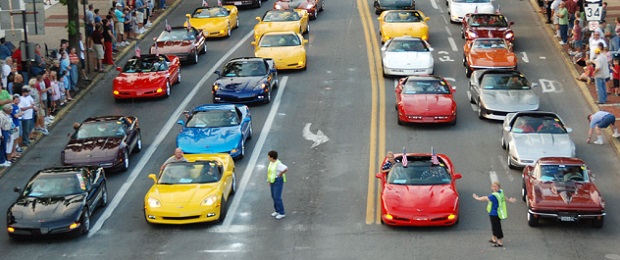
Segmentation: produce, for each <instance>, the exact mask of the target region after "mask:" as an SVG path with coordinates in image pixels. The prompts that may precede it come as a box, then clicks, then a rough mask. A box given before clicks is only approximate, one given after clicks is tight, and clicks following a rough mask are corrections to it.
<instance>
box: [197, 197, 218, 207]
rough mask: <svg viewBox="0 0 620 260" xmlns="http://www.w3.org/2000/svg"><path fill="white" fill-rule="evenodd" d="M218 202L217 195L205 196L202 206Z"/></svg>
mask: <svg viewBox="0 0 620 260" xmlns="http://www.w3.org/2000/svg"><path fill="white" fill-rule="evenodd" d="M216 202H217V196H215V195H211V196H209V197H207V198H205V199H204V200H202V202H201V203H200V205H202V206H211V205H213V204H214V203H216Z"/></svg>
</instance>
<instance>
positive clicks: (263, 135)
mask: <svg viewBox="0 0 620 260" xmlns="http://www.w3.org/2000/svg"><path fill="white" fill-rule="evenodd" d="M287 81H288V76H284V77H282V80H281V81H280V82H279V83H280V84H279V85H278V94H277V95H276V98H275V100H274V101H273V104H271V109H270V110H269V115H267V119H266V120H265V124H264V125H263V129H262V130H261V131H260V136H259V137H258V141H256V145H254V150H253V151H252V156H251V157H250V161H249V162H248V165H247V166H246V167H245V171H244V172H243V178H242V179H241V183H240V184H239V189H237V193H235V195H234V196H233V201H232V204H231V205H230V207H229V208H228V213H226V215H227V216H228V217H227V218H225V219H224V223H222V230H228V229H229V228H230V224H231V222H232V219H233V218H234V217H235V214H236V212H237V208H238V207H239V203H240V201H241V198H243V193H245V187H246V186H248V182H250V178H251V177H252V173H254V168H255V167H256V162H257V161H258V156H260V155H261V151H262V150H263V146H264V145H265V141H267V135H268V134H269V130H270V129H271V125H272V124H273V120H274V119H275V117H276V113H277V112H278V108H279V107H280V102H281V101H282V95H283V94H284V89H285V88H286V82H287ZM265 182H266V181H265ZM265 182H261V183H263V184H265V185H266V183H265Z"/></svg>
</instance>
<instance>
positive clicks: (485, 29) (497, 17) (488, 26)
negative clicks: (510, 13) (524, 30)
mask: <svg viewBox="0 0 620 260" xmlns="http://www.w3.org/2000/svg"><path fill="white" fill-rule="evenodd" d="M513 24H514V22H508V21H507V20H506V17H505V16H504V15H502V14H499V13H495V14H479V13H473V14H467V15H465V17H464V18H463V20H462V21H461V38H463V39H467V40H473V39H476V38H502V39H504V40H506V41H507V42H509V43H514V40H515V34H514V32H513V31H512V29H511V28H510V27H511V26H512V25H513Z"/></svg>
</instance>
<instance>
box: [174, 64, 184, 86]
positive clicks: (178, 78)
mask: <svg viewBox="0 0 620 260" xmlns="http://www.w3.org/2000/svg"><path fill="white" fill-rule="evenodd" d="M182 75H183V74H182V73H181V67H179V73H178V74H177V81H176V82H175V83H174V84H181V77H182Z"/></svg>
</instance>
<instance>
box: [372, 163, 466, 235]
mask: <svg viewBox="0 0 620 260" xmlns="http://www.w3.org/2000/svg"><path fill="white" fill-rule="evenodd" d="M433 154H434V153H431V154H423V153H408V154H406V156H407V160H406V161H405V160H402V158H403V155H402V154H395V155H394V156H395V158H396V159H397V161H398V159H399V157H400V158H401V160H400V161H401V162H400V163H396V164H395V165H393V166H392V168H391V169H390V171H389V172H388V173H381V172H379V173H377V175H376V177H377V178H379V179H381V183H382V187H383V191H382V193H381V222H382V223H383V224H386V225H391V226H451V225H454V224H456V223H457V222H458V220H459V193H458V192H457V191H456V184H455V183H456V180H457V179H460V178H461V174H460V173H455V171H454V166H453V165H452V162H451V161H450V158H448V156H446V155H444V154H436V155H433ZM386 160H387V158H386Z"/></svg>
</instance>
